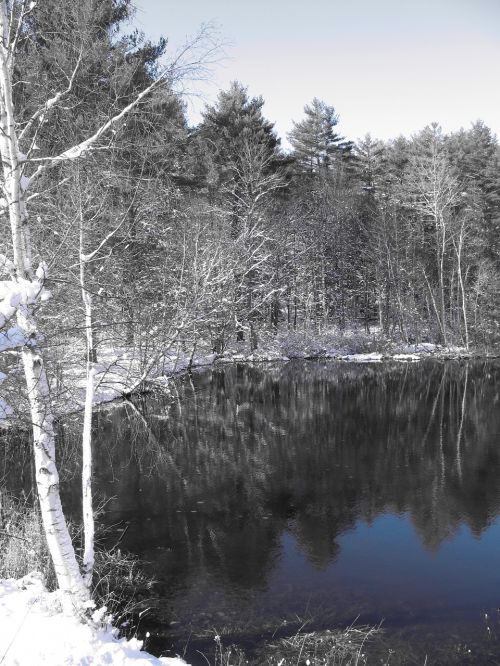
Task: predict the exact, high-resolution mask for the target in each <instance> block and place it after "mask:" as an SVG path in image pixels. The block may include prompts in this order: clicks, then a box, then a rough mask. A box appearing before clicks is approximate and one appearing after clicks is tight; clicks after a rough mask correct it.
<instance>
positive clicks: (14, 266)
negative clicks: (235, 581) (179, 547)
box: [0, 0, 214, 611]
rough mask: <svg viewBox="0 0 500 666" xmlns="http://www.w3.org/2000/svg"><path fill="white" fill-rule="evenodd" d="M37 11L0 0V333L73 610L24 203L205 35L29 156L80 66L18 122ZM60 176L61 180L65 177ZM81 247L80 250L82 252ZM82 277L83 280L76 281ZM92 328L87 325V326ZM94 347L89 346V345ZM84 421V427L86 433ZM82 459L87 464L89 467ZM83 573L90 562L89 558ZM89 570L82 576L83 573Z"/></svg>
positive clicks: (37, 282) (184, 65) (40, 289)
mask: <svg viewBox="0 0 500 666" xmlns="http://www.w3.org/2000/svg"><path fill="white" fill-rule="evenodd" d="M35 6H36V3H35V2H31V3H29V4H28V2H27V1H26V0H23V1H22V2H21V3H16V2H13V3H9V2H7V0H0V33H1V43H0V155H1V160H2V181H1V183H0V187H1V191H2V198H1V199H0V207H1V212H2V213H3V214H4V215H6V216H7V217H8V220H9V223H10V231H11V250H10V251H11V256H10V257H9V256H6V255H2V256H1V257H0V264H1V268H2V274H3V276H5V277H6V279H3V280H1V281H0V328H4V327H9V326H12V325H13V324H14V321H15V327H16V329H17V334H18V339H20V340H21V342H20V344H19V350H20V356H21V359H22V365H23V369H24V374H25V378H26V388H27V394H28V399H29V407H30V413H31V422H32V427H33V453H34V461H35V475H36V485H37V491H38V498H39V502H40V508H41V515H42V520H43V524H44V528H45V533H46V536H47V542H48V547H49V551H50V554H51V557H52V560H53V563H54V569H55V573H56V577H57V582H58V585H59V588H60V590H61V591H62V592H63V600H64V604H65V606H66V607H67V608H68V609H73V610H78V611H81V609H82V608H83V607H84V606H85V603H86V602H87V601H88V600H89V591H88V587H87V585H86V582H87V583H88V575H86V579H87V580H86V581H85V580H84V577H83V576H82V573H81V571H80V567H79V564H78V562H77V559H76V556H75V551H74V548H73V545H72V542H71V537H70V534H69V531H68V527H67V524H66V520H65V517H64V513H63V510H62V506H61V500H60V494H59V476H58V471H57V467H56V457H55V444H56V442H55V431H54V413H53V407H52V401H51V394H50V389H49V381H48V378H47V371H46V365H45V359H44V353H43V342H42V337H41V336H40V332H39V325H38V319H37V313H38V309H39V307H40V304H41V303H42V302H43V301H46V300H48V299H49V298H50V292H49V291H48V290H47V289H46V287H45V282H46V279H47V272H48V270H47V265H46V264H45V263H44V262H43V261H41V262H39V264H38V266H37V267H36V268H35V267H34V265H33V261H32V254H33V251H32V243H31V237H30V224H29V218H28V206H29V202H30V201H31V200H32V199H33V198H34V197H36V196H37V193H36V192H35V191H34V188H35V187H36V184H37V183H39V182H40V179H41V177H42V175H45V174H48V173H49V172H51V170H53V169H55V167H57V170H56V171H57V174H58V175H60V174H61V173H63V172H64V167H65V165H67V164H69V163H71V162H75V161H77V160H79V159H82V158H83V157H84V156H85V155H86V154H88V153H90V152H91V151H93V150H94V149H96V148H99V147H101V146H102V141H103V140H107V141H108V140H109V137H110V135H112V134H113V133H114V132H116V131H117V130H118V129H119V128H120V126H121V123H122V121H123V120H124V119H125V117H126V116H127V115H128V114H129V113H130V112H131V111H132V110H133V109H135V108H136V107H137V106H138V105H139V104H140V103H141V102H142V101H143V100H144V99H145V98H146V97H147V96H149V95H151V93H152V92H153V91H154V90H155V89H156V88H157V87H158V86H159V85H160V83H161V82H162V81H165V80H169V82H172V80H173V79H175V77H176V76H179V75H181V74H182V73H185V72H186V71H189V70H190V69H191V68H193V67H196V66H197V63H199V62H200V60H199V57H198V56H199V50H197V48H196V47H198V46H200V44H201V42H202V41H203V38H204V35H203V34H201V35H200V36H199V38H197V39H196V40H194V42H193V43H192V44H191V46H193V47H194V49H193V51H192V52H191V53H190V55H192V54H193V52H194V54H195V55H194V58H193V59H192V60H189V58H185V57H184V56H185V55H186V53H187V52H188V50H189V49H186V50H184V51H183V52H182V53H181V54H180V56H179V58H177V59H176V60H175V61H174V63H173V64H172V65H171V66H170V67H169V68H168V70H166V71H164V72H163V74H162V76H160V77H158V78H156V79H154V80H153V81H152V82H151V83H150V84H149V85H148V86H147V87H146V88H144V89H143V90H142V91H141V92H139V93H138V94H137V95H136V96H135V98H134V99H133V100H132V101H131V102H129V103H128V104H127V105H126V106H124V107H123V108H122V109H121V110H119V111H117V112H116V113H115V115H112V116H111V117H109V118H108V119H107V120H106V121H105V122H104V123H103V124H102V125H101V126H100V127H98V129H97V130H95V131H94V132H93V133H92V134H91V135H89V136H88V137H86V138H85V139H84V140H82V141H80V142H78V143H76V144H74V145H71V146H69V147H68V148H66V149H64V150H62V151H61V152H59V153H58V154H57V153H56V154H53V155H47V156H44V157H34V152H33V151H34V150H35V149H36V135H37V128H38V127H39V125H40V123H42V122H43V121H44V120H45V118H46V116H47V114H49V113H50V112H51V110H52V109H54V108H56V107H58V106H59V105H60V104H61V102H63V101H64V100H65V97H66V96H67V95H68V94H69V93H70V91H71V88H72V85H73V81H74V77H75V75H76V72H77V70H78V67H79V65H80V59H78V60H77V62H76V65H75V67H74V70H73V72H72V73H71V74H70V75H69V76H68V84H67V86H66V87H65V88H64V89H62V90H60V91H58V92H56V93H55V94H54V95H53V96H52V97H51V98H49V99H47V100H46V101H45V102H44V103H43V104H42V105H41V106H40V107H39V108H38V109H37V110H36V111H35V112H34V113H33V114H32V116H31V117H30V118H29V119H28V120H27V121H23V122H22V123H20V122H18V121H17V118H16V109H15V105H14V95H13V83H14V79H13V75H14V66H15V58H16V52H17V46H18V42H19V38H20V35H22V31H23V25H24V21H25V20H26V19H27V17H28V16H29V14H30V12H32V10H33V9H34V7H35ZM213 52H214V50H213V48H212V44H210V45H209V47H208V48H207V49H206V50H205V53H204V55H205V56H206V57H207V58H209V57H210V55H211V54H212V53H213ZM63 178H64V177H63ZM82 249H83V248H82ZM81 254H82V257H83V259H82V262H81V268H82V271H81V278H82V284H81V287H82V296H83V299H84V303H85V304H86V310H87V315H88V314H89V310H90V305H89V304H88V298H87V294H86V290H85V264H86V261H87V259H88V256H87V255H85V254H84V253H81ZM82 276H83V277H82ZM89 328H91V327H89ZM90 344H92V341H90ZM88 376H89V380H90V381H89V391H88V394H89V395H90V397H91V394H92V368H90V369H89V372H88ZM88 427H89V424H88V423H87V428H88ZM88 463H89V461H88V460H86V462H85V464H86V465H88ZM86 559H87V565H89V566H86V568H87V569H88V568H89V567H90V564H91V556H88V557H87V558H86ZM87 573H88V572H87Z"/></svg>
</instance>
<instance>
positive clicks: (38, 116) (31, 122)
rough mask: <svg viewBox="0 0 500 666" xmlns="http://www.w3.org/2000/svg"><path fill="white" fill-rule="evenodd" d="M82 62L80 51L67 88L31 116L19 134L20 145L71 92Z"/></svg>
mask: <svg viewBox="0 0 500 666" xmlns="http://www.w3.org/2000/svg"><path fill="white" fill-rule="evenodd" d="M81 60H82V51H81V50H80V54H79V55H78V59H77V61H76V64H75V67H74V68H73V72H72V73H71V76H70V77H69V80H68V85H67V87H66V88H65V89H64V90H60V91H59V92H58V93H56V94H55V95H54V97H51V98H50V99H48V100H47V101H46V102H45V104H44V105H43V106H41V107H40V108H39V109H38V110H37V111H35V113H34V114H33V115H32V116H31V118H30V119H29V120H28V122H27V123H26V125H25V126H24V128H23V130H22V132H21V133H20V134H19V143H20V142H21V141H22V140H23V139H24V137H25V136H27V134H28V133H29V131H30V130H31V128H32V127H33V125H34V124H35V123H36V122H37V121H38V122H43V120H44V118H45V115H46V114H47V112H48V111H50V109H52V108H53V107H54V106H56V104H57V103H58V102H60V101H61V99H62V98H63V97H65V96H66V95H67V94H68V93H70V92H71V89H72V87H73V83H74V80H75V76H76V73H77V72H78V69H79V67H80V63H81Z"/></svg>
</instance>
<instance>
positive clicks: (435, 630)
mask: <svg viewBox="0 0 500 666" xmlns="http://www.w3.org/2000/svg"><path fill="white" fill-rule="evenodd" d="M499 391H500V364H499V363H497V362H461V363H460V362H443V363H441V362H422V363H417V364H410V365H408V364H402V363H400V364H389V365H381V364H365V365H359V364H350V365H348V364H339V363H335V362H329V363H321V362H297V363H295V362H291V363H288V364H280V365H263V366H253V367H251V366H226V367H224V368H221V369H217V370H212V371H207V372H206V373H202V374H198V375H194V376H193V377H192V378H186V379H185V380H181V381H179V382H178V383H177V384H176V385H175V390H174V397H173V399H170V400H167V399H159V398H154V397H151V396H149V397H145V398H143V399H142V400H140V401H135V402H134V403H133V404H130V403H129V404H123V405H121V406H119V407H117V408H115V409H113V410H106V411H103V412H101V413H100V414H99V415H98V416H97V417H96V428H95V437H96V440H95V442H96V446H95V448H96V458H97V461H98V464H97V465H96V476H97V479H96V489H97V495H98V496H99V498H100V499H101V500H102V499H107V500H108V504H107V508H106V514H105V521H106V523H107V524H108V525H115V527H114V528H113V529H114V530H115V534H116V535H119V534H120V531H123V526H124V525H128V529H127V530H126V532H125V534H124V535H123V539H122V541H121V546H122V547H123V548H126V549H128V550H131V551H132V552H134V553H136V554H137V555H139V556H140V557H141V558H144V559H145V560H146V561H147V562H148V563H149V564H148V570H149V571H150V572H152V573H153V574H154V575H155V577H156V579H157V581H158V583H157V586H156V589H155V594H156V595H157V596H158V597H159V602H158V603H157V604H156V605H155V607H154V609H153V611H152V612H151V614H150V616H149V620H148V622H149V624H148V625H147V626H148V628H149V629H150V630H151V632H152V633H153V637H152V638H151V639H150V647H151V648H152V649H155V650H157V651H158V652H160V651H161V650H164V649H166V648H169V647H173V650H174V651H182V650H183V648H184V646H185V645H186V643H188V641H189V645H192V646H195V647H196V644H197V643H196V641H198V640H202V638H203V636H207V635H210V632H212V634H211V635H213V631H214V630H215V631H219V632H228V633H229V634H230V636H231V637H232V639H233V640H235V641H236V642H237V641H240V642H243V643H245V644H248V645H252V643H256V642H258V641H259V640H260V639H261V637H262V636H269V635H272V634H273V632H278V634H279V635H286V632H287V631H288V630H289V631H295V629H296V628H297V627H298V626H300V624H301V623H302V622H303V621H305V620H308V621H309V624H308V627H309V628H326V627H330V626H334V625H346V624H347V623H350V622H352V621H353V620H355V619H356V618H358V620H357V621H358V622H369V623H378V622H380V621H382V620H383V621H384V626H385V628H386V631H387V633H388V635H389V636H392V637H393V638H394V641H396V643H397V642H398V641H403V642H405V644H406V642H408V641H409V642H410V643H412V645H413V646H416V647H415V649H416V650H417V652H418V650H421V653H419V654H425V653H429V654H430V655H432V653H433V652H432V651H433V650H435V649H437V647H436V646H439V645H440V646H441V647H442V646H443V645H448V646H451V647H449V649H448V648H447V649H448V653H449V654H451V652H452V651H453V650H458V651H461V654H462V653H464V654H465V653H466V654H470V655H472V656H470V659H473V658H474V654H479V652H478V651H482V650H484V655H486V654H487V655H488V656H482V657H481V656H477V658H476V661H475V662H474V661H473V662H471V663H500V660H499V661H496V657H495V654H496V645H497V643H496V641H497V633H498V634H500V629H499V628H498V627H499V626H500V625H499V624H498V622H497V610H496V609H497V607H499V606H500V522H499V519H498V516H499V512H500V405H499V395H500V393H499ZM77 492H78V489H76V490H75V497H76V493H77ZM72 495H73V491H72V487H70V486H69V485H68V486H67V487H66V501H67V503H70V502H71V498H72ZM76 505H77V501H76V499H75V502H74V503H72V506H73V510H75V507H76ZM190 635H191V637H190ZM457 646H458V647H457ZM468 646H470V647H468ZM469 649H471V653H468V652H467V650H469ZM189 650H190V647H189V646H188V655H190V652H189ZM193 653H194V648H193ZM481 654H482V653H481ZM492 655H493V656H492ZM498 655H499V659H500V652H498ZM191 656H193V655H191ZM193 658H194V659H195V657H193ZM437 659H438V660H437V661H434V662H429V663H445V661H444V660H443V661H441V658H437ZM391 663H392V662H391ZM418 663H422V661H420V662H418ZM454 663H455V662H454ZM460 663H462V662H460ZM463 663H469V662H468V661H464V662H463Z"/></svg>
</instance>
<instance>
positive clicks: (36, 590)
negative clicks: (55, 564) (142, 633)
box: [0, 573, 185, 666]
mask: <svg viewBox="0 0 500 666" xmlns="http://www.w3.org/2000/svg"><path fill="white" fill-rule="evenodd" d="M94 617H95V620H96V621H97V622H96V623H93V622H91V621H89V622H88V623H84V622H81V621H79V620H78V619H77V618H75V617H74V616H72V615H65V614H63V612H62V610H61V606H60V602H59V597H58V593H57V592H47V591H46V589H45V588H44V585H43V583H42V577H41V574H39V573H32V574H29V575H28V576H25V577H24V578H21V579H19V580H14V579H8V580H0V618H2V619H1V629H0V664H2V666H166V665H168V666H185V662H184V661H183V660H182V659H180V658H168V657H159V658H157V657H154V656H153V655H150V654H148V653H147V652H142V651H141V647H142V642H141V641H139V640H137V639H135V638H131V639H129V640H127V639H125V638H117V636H116V633H117V631H116V629H114V628H113V627H112V626H111V624H110V623H109V620H110V618H109V616H107V615H106V609H105V608H104V609H100V610H99V611H96V612H95V613H94Z"/></svg>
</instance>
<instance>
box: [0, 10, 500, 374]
mask: <svg viewBox="0 0 500 666" xmlns="http://www.w3.org/2000/svg"><path fill="white" fill-rule="evenodd" d="M131 12H132V7H131V5H130V3H129V2H128V0H127V1H119V2H112V1H111V0H109V2H108V1H107V2H99V3H96V2H92V1H91V0H86V1H85V2H81V3H78V6H75V5H74V3H69V2H62V3H52V2H44V3H40V6H39V7H38V6H35V7H34V8H33V10H32V11H30V13H29V15H28V16H27V17H26V22H27V24H28V25H29V33H27V34H26V35H25V36H24V35H21V37H20V39H19V43H18V45H17V51H18V53H17V57H16V67H15V69H14V72H13V76H14V79H15V81H14V103H15V107H16V109H17V110H18V113H19V116H20V117H19V122H20V123H21V125H23V123H24V124H25V127H24V129H23V134H24V137H23V139H24V145H25V146H26V148H23V150H24V152H25V153H26V156H27V157H26V160H27V162H28V164H29V166H30V167H31V166H32V165H33V164H34V165H35V166H38V165H44V164H46V163H45V162H44V156H45V155H52V154H53V155H56V154H62V153H63V152H64V151H65V150H66V149H67V148H68V146H73V145H78V144H79V143H81V142H82V141H84V140H85V139H86V137H88V136H91V135H92V134H94V132H95V131H96V130H97V129H98V128H99V127H101V126H102V125H103V123H106V121H107V120H109V118H110V117H113V116H116V115H117V114H119V113H120V112H121V111H123V109H125V107H127V105H129V104H130V103H131V102H132V101H133V100H134V99H135V97H136V96H137V94H138V93H140V92H141V91H143V90H145V89H146V88H147V87H148V86H150V85H151V84H152V83H153V82H154V81H155V79H158V78H159V79H160V80H159V81H158V82H157V84H156V85H155V86H154V88H153V89H152V90H151V92H150V94H148V95H146V96H144V98H143V99H141V100H140V102H139V103H137V104H136V105H135V106H134V108H133V109H131V110H130V112H128V113H127V114H126V115H125V116H124V117H123V119H121V120H119V121H118V122H117V123H115V124H114V126H113V128H112V130H111V131H110V132H108V133H106V134H103V136H102V138H100V139H99V140H98V141H97V143H96V144H95V145H94V146H93V149H92V150H89V151H88V152H86V153H85V156H84V159H82V160H79V161H69V162H64V161H63V160H61V161H60V162H59V163H54V164H51V168H49V169H46V170H43V169H42V173H41V174H40V176H39V177H38V178H37V191H36V193H35V194H31V193H30V197H29V198H30V201H29V217H30V227H31V243H32V247H33V253H34V254H33V261H34V262H35V263H36V262H44V265H46V266H47V267H48V268H47V275H46V279H45V281H44V286H45V287H47V289H49V290H50V292H51V294H52V298H51V299H50V300H47V302H46V303H45V304H44V305H43V307H41V308H40V310H39V313H38V317H39V320H40V328H41V329H42V330H43V334H44V336H45V337H46V340H47V341H48V344H49V346H50V347H51V353H53V356H54V359H55V361H54V362H56V360H57V359H56V357H57V355H58V353H59V352H60V347H61V340H65V341H67V340H68V339H72V340H74V341H75V342H76V341H78V340H79V339H80V340H82V341H84V339H85V335H84V333H85V326H86V323H85V321H86V320H85V316H88V315H89V308H90V307H91V309H92V333H93V339H92V342H91V346H92V350H91V355H93V357H94V358H97V357H98V355H99V348H100V347H102V346H109V345H115V346H117V345H123V346H132V347H139V348H141V353H143V354H144V355H145V356H147V357H152V356H154V355H155V354H156V355H161V353H163V351H164V350H165V349H166V348H171V347H172V346H174V345H176V344H177V343H179V341H181V344H182V346H183V349H185V350H187V351H190V350H192V349H193V348H196V347H197V346H204V347H206V348H210V351H213V352H215V353H221V352H223V351H224V349H225V348H226V346H227V344H228V343H229V342H231V341H235V340H244V341H247V342H248V345H249V346H250V347H251V348H252V349H254V348H257V347H258V345H259V342H260V339H261V337H262V335H272V334H273V333H275V332H277V331H283V330H288V331H295V330H305V329H307V330H311V331H319V332H321V331H324V330H326V329H328V328H329V327H335V328H337V329H338V330H340V331H342V330H346V329H349V328H353V327H354V328H359V329H361V330H365V331H366V332H370V331H371V330H376V331H378V332H379V333H380V334H381V335H383V336H385V337H387V338H396V339H399V340H403V341H405V342H408V343H415V342H419V341H430V342H437V343H441V344H443V345H451V344H455V345H459V346H463V347H466V348H467V349H468V348H470V347H471V346H476V347H477V346H488V345H492V344H494V343H495V342H496V340H497V336H498V324H499V318H500V311H499V306H500V304H499V303H498V292H499V289H498V287H499V275H500V272H499V271H500V231H499V224H500V153H499V148H498V144H497V140H496V137H495V136H494V135H493V134H492V132H491V131H490V129H489V128H488V127H486V126H485V125H484V123H482V122H481V121H480V120H477V121H475V122H474V123H473V124H471V126H470V128H468V129H463V130H460V131H459V132H455V133H451V134H449V135H445V134H443V132H442V131H441V129H440V127H439V125H438V124H433V125H431V126H429V127H425V128H423V129H422V131H421V132H419V133H418V134H417V135H415V136H413V137H412V138H411V139H408V138H405V137H402V136H400V137H395V138H394V139H393V140H391V141H387V142H383V141H379V140H377V139H374V138H372V137H370V136H369V135H367V136H366V137H364V138H363V139H361V140H359V141H358V142H353V141H350V140H348V139H347V138H345V137H343V136H341V134H340V133H339V131H340V127H341V118H339V115H338V113H337V112H336V110H335V108H334V107H333V106H330V105H329V104H328V103H326V102H324V101H322V100H321V99H320V96H321V91H318V98H315V99H313V100H312V101H308V100H304V103H305V106H304V113H303V117H301V118H297V119H296V121H295V123H294V128H293V130H292V131H291V133H290V134H289V136H288V141H289V145H290V147H291V149H288V150H285V149H284V148H283V147H282V146H281V141H280V138H279V137H278V136H277V134H276V132H275V131H274V129H273V124H272V123H271V122H269V121H268V120H267V119H266V118H265V114H264V108H263V107H264V100H263V99H262V98H259V97H257V98H255V97H251V96H250V95H249V94H248V92H247V90H246V88H245V85H244V83H240V82H234V83H233V84H232V85H231V87H230V88H229V89H228V90H224V91H221V92H220V93H219V95H218V98H217V100H216V102H215V103H214V104H213V105H207V107H206V109H205V111H204V113H203V118H202V121H201V122H200V124H199V125H198V126H195V127H190V126H189V124H188V122H187V119H186V109H185V102H184V101H183V98H182V96H181V95H180V94H177V93H176V92H175V90H176V81H177V79H181V78H182V77H183V76H189V71H188V70H189V69H190V68H196V67H204V66H205V65H204V63H203V58H204V57H206V54H207V53H208V54H210V53H211V49H213V48H214V47H213V43H212V42H211V41H210V35H209V34H201V35H200V36H199V38H198V39H199V41H196V40H194V41H193V44H192V45H191V50H192V53H189V57H192V59H193V62H191V61H190V63H189V65H184V64H183V63H178V67H176V66H174V67H173V69H172V70H171V72H169V74H168V76H165V77H162V76H161V71H162V67H163V65H162V64H161V63H162V58H163V57H164V54H165V51H166V49H167V42H166V41H162V42H160V43H158V44H152V43H150V42H147V41H145V40H144V38H143V37H142V36H141V35H140V34H138V33H137V32H135V33H133V34H131V35H124V34H123V32H122V30H123V28H124V26H126V25H127V24H126V20H127V19H128V18H130V16H131ZM188 51H189V49H188ZM202 51H203V53H202V54H201V55H200V53H201V52H202ZM198 57H199V58H200V60H199V62H198V63H196V62H195V61H196V58H198ZM193 63H194V64H193ZM176 65H177V63H176ZM62 93H63V94H62ZM58 95H60V96H61V100H60V101H59V100H56V97H57V96H58ZM46 100H51V101H52V103H51V104H48V103H46ZM54 100H56V101H54ZM333 101H334V100H333ZM44 105H45V106H44ZM37 109H38V110H39V114H38V116H36V112H37ZM40 109H41V111H40ZM33 114H35V116H33ZM33 117H35V121H34V122H31V121H30V122H28V121H29V119H30V118H33ZM26 123H27V124H26ZM1 224H2V227H3V228H2V234H1V238H2V246H3V247H2V248H1V251H2V253H3V255H4V256H8V252H7V250H6V247H5V244H6V239H7V238H8V237H9V229H8V224H9V222H8V217H7V216H6V215H3V216H2V218H1ZM3 272H4V274H5V273H7V274H8V265H7V264H5V262H4V266H3ZM82 289H83V291H82ZM82 293H83V295H84V299H83V301H82ZM85 301H86V303H87V305H85ZM90 301H92V304H91V306H90V305H89V303H90ZM85 313H86V314H85ZM59 360H60V359H59Z"/></svg>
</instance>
